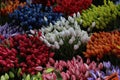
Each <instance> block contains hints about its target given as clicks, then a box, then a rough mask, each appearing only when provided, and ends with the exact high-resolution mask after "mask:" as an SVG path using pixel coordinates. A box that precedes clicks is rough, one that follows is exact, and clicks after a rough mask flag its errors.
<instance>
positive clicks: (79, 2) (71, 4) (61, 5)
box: [54, 0, 92, 15]
mask: <svg viewBox="0 0 120 80" xmlns="http://www.w3.org/2000/svg"><path fill="white" fill-rule="evenodd" d="M91 4H92V0H57V1H56V5H55V7H54V11H55V12H62V13H64V14H65V15H73V14H74V13H77V12H82V10H86V9H87V8H88V7H90V5H91Z"/></svg>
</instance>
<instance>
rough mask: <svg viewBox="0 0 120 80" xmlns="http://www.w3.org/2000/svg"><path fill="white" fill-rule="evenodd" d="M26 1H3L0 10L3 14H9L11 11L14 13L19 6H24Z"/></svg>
mask: <svg viewBox="0 0 120 80" xmlns="http://www.w3.org/2000/svg"><path fill="white" fill-rule="evenodd" d="M25 4H26V3H25V2H24V3H20V2H19V0H14V1H12V0H8V1H5V3H4V2H2V3H1V9H0V12H1V14H2V15H7V14H9V13H12V12H13V11H14V10H15V9H17V7H18V6H22V7H23V6H24V5H25Z"/></svg>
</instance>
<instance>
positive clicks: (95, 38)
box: [84, 31, 120, 59]
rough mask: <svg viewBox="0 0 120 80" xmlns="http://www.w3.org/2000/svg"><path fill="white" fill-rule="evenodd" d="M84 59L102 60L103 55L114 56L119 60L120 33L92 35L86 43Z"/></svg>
mask: <svg viewBox="0 0 120 80" xmlns="http://www.w3.org/2000/svg"><path fill="white" fill-rule="evenodd" d="M86 48H87V49H86V52H84V54H85V56H86V57H93V56H94V57H97V58H99V59H101V58H103V57H104V56H105V55H112V54H113V55H115V56H117V57H118V58H120V32H119V31H113V32H99V33H94V34H92V36H91V38H90V40H89V41H88V43H87V47H86Z"/></svg>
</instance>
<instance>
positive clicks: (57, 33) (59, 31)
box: [40, 13, 89, 59]
mask: <svg viewBox="0 0 120 80" xmlns="http://www.w3.org/2000/svg"><path fill="white" fill-rule="evenodd" d="M74 16H79V13H78V14H77V15H76V14H74ZM41 30H42V36H41V37H40V39H41V40H42V41H44V42H45V44H46V45H47V46H48V47H51V48H52V49H53V50H54V51H55V53H56V55H57V56H58V55H59V56H61V58H66V59H71V58H72V57H73V56H74V55H76V54H79V53H80V51H82V50H80V49H81V48H82V47H83V46H84V45H85V44H86V43H87V42H88V40H89V36H88V33H87V32H86V31H84V30H81V29H80V26H79V25H78V23H77V22H76V21H75V18H74V17H70V16H69V17H68V20H66V19H65V18H63V17H61V20H60V21H57V22H56V23H55V25H52V24H50V25H49V27H47V28H42V29H41ZM68 48H69V49H68Z"/></svg>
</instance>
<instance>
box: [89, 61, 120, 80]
mask: <svg viewBox="0 0 120 80" xmlns="http://www.w3.org/2000/svg"><path fill="white" fill-rule="evenodd" d="M102 64H103V69H104V71H103V70H97V71H94V70H90V71H89V72H90V75H91V76H90V77H89V78H87V79H88V80H96V79H98V80H101V79H102V80H105V79H107V78H108V77H109V76H110V75H112V74H114V73H117V74H118V78H119V80H120V67H118V66H114V65H112V64H111V63H110V62H109V61H108V62H103V63H102Z"/></svg>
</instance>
